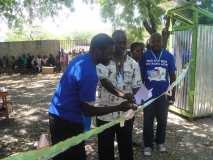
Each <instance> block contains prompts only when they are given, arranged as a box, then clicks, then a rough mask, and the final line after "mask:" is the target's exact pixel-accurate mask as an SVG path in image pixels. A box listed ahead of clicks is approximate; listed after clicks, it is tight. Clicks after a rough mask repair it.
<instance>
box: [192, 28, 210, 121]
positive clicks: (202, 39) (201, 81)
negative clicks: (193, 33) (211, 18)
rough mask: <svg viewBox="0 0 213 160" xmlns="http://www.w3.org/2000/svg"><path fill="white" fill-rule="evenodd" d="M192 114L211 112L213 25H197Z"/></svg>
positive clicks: (199, 114)
mask: <svg viewBox="0 0 213 160" xmlns="http://www.w3.org/2000/svg"><path fill="white" fill-rule="evenodd" d="M197 45H198V46H197V62H196V81H195V99H194V116H196V117H197V116H203V115H209V114H212V113H213V26H206V25H205V26H204V25H199V27H198V41H197Z"/></svg>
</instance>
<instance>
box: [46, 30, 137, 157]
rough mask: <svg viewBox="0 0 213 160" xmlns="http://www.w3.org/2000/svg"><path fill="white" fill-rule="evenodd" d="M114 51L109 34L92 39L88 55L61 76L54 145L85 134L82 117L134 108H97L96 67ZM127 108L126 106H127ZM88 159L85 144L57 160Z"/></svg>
mask: <svg viewBox="0 0 213 160" xmlns="http://www.w3.org/2000/svg"><path fill="white" fill-rule="evenodd" d="M112 52H113V41H112V39H111V38H110V37H109V36H108V35H106V34H98V35H96V36H95V37H93V39H92V41H91V44H90V50H89V53H87V54H83V55H79V56H77V57H76V58H74V59H73V60H72V61H71V62H70V64H69V65H68V67H67V69H66V70H65V72H64V74H63V75H62V77H61V79H60V81H59V83H58V85H57V87H56V90H55V93H54V95H53V97H52V101H51V104H50V107H49V123H50V133H51V139H52V143H53V144H56V143H58V142H60V141H63V140H65V139H67V138H70V137H73V136H76V135H78V134H80V133H82V132H83V131H84V122H83V120H84V119H83V116H84V115H86V116H94V115H103V114H107V113H111V112H115V111H126V110H128V109H131V108H132V107H133V106H132V104H129V102H126V101H125V102H123V103H122V104H120V105H117V106H107V107H101V108H99V107H94V106H93V102H94V101H95V96H96V87H97V82H98V77H97V73H96V64H99V63H101V64H103V65H107V64H108V63H109V61H110V59H111V57H112V56H111V54H112ZM124 106H125V107H124ZM69 159H73V160H85V159H86V154H85V149H84V143H81V144H79V145H76V146H74V147H72V148H70V149H68V150H67V151H65V152H63V153H61V154H59V155H58V156H56V157H55V158H54V160H69Z"/></svg>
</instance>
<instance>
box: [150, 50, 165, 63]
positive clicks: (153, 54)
mask: <svg viewBox="0 0 213 160" xmlns="http://www.w3.org/2000/svg"><path fill="white" fill-rule="evenodd" d="M151 53H152V56H153V57H154V58H155V60H156V61H158V62H159V61H160V59H161V56H162V54H163V50H162V51H161V52H160V56H159V58H158V59H157V57H156V55H155V53H153V51H152V50H151Z"/></svg>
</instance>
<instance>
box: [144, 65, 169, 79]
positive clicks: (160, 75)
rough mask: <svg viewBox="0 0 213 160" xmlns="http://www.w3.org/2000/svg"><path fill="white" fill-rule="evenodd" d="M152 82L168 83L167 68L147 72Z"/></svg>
mask: <svg viewBox="0 0 213 160" xmlns="http://www.w3.org/2000/svg"><path fill="white" fill-rule="evenodd" d="M147 73H148V79H149V80H150V81H166V68H163V67H155V68H154V69H153V70H149V71H147Z"/></svg>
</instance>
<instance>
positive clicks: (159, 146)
mask: <svg viewBox="0 0 213 160" xmlns="http://www.w3.org/2000/svg"><path fill="white" fill-rule="evenodd" d="M157 149H158V151H160V152H166V146H165V144H158V145H157Z"/></svg>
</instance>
